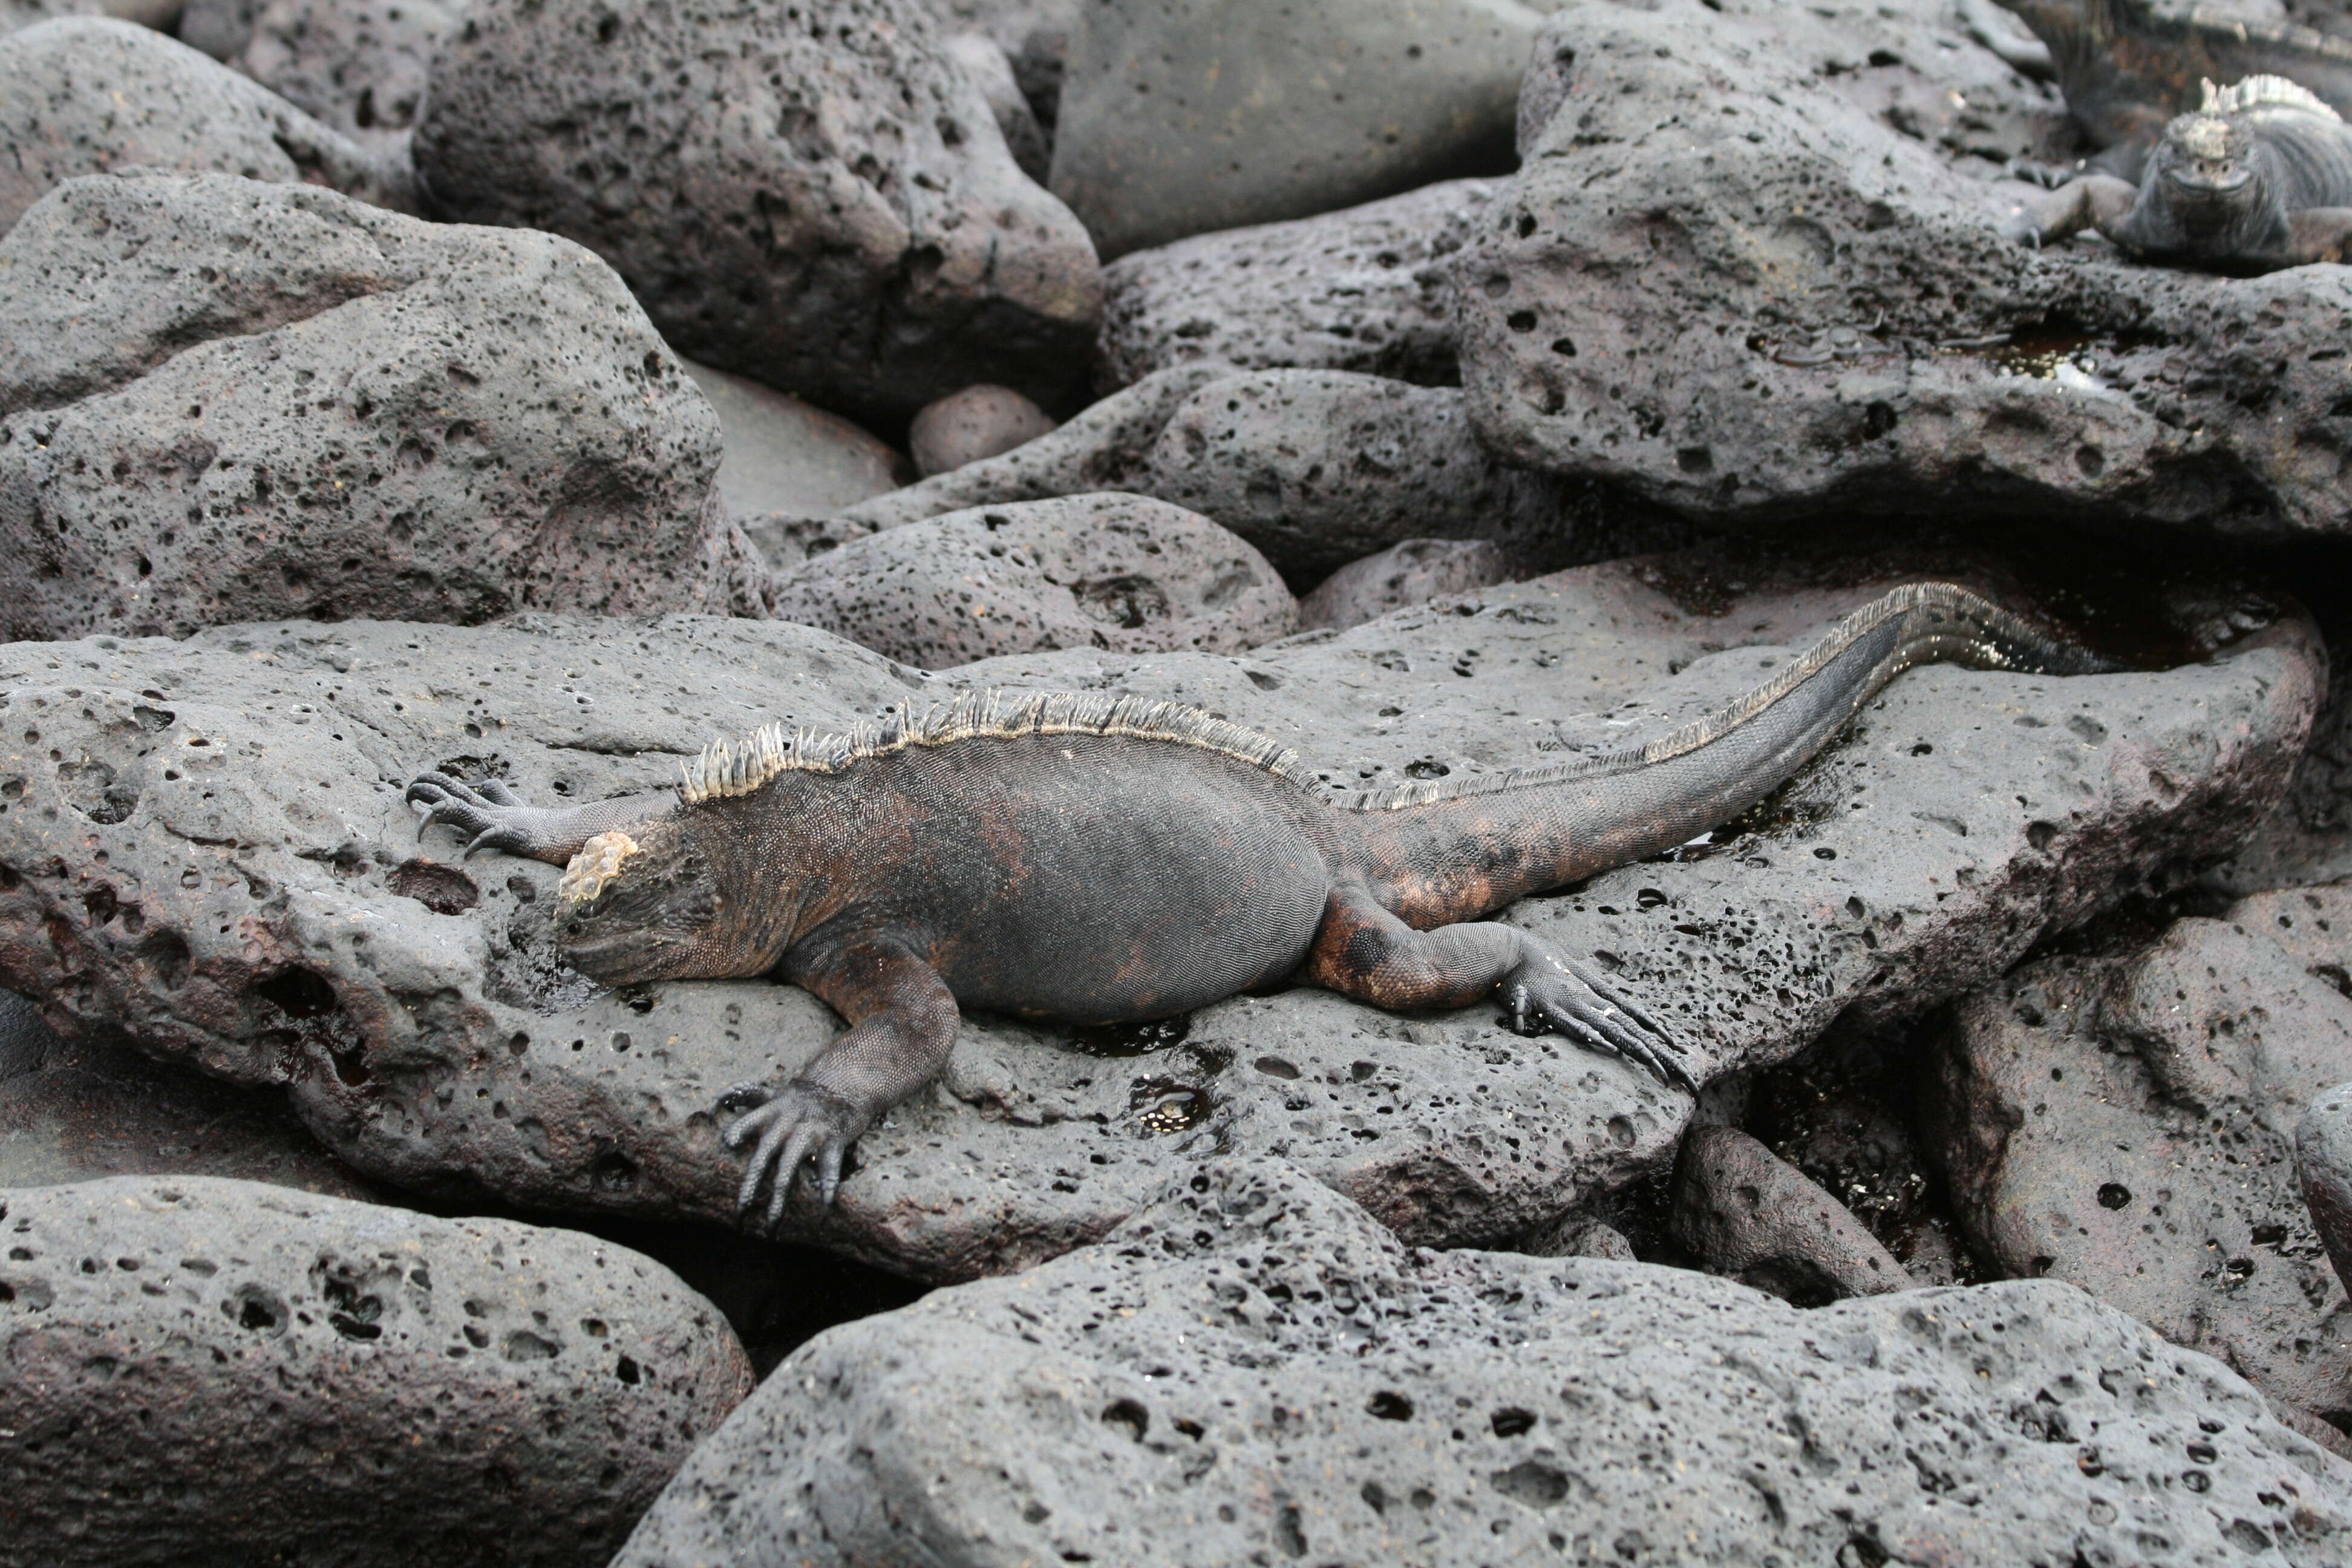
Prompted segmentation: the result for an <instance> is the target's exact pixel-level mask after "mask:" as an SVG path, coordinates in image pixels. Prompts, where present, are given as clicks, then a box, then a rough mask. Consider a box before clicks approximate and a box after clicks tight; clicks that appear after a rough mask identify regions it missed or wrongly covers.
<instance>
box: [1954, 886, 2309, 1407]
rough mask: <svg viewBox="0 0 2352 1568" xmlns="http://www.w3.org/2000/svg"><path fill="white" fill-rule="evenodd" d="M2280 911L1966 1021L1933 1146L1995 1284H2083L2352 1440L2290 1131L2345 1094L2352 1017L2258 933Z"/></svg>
mask: <svg viewBox="0 0 2352 1568" xmlns="http://www.w3.org/2000/svg"><path fill="white" fill-rule="evenodd" d="M2250 902H2252V903H2255V904H2257V905H2259V903H2260V901H2259V900H2252V901H2250ZM2277 912H2278V911H2277V910H2274V909H2273V910H2263V909H2260V908H2247V907H2245V906H2241V909H2240V910H2233V911H2232V912H2231V917H2230V918H2229V919H2227V920H2211V919H2189V920H2184V921H2179V923H2177V924H2175V925H2174V926H2172V927H2171V928H2170V929H2169V930H2168V931H2165V932H2164V933H2163V934H2162V936H2161V938H2160V940H2158V941H2157V942H2154V943H2153V944H2152V945H2148V946H2146V947H2144V948H2139V949H2136V950H2127V951H2126V952H2121V953H2119V954H2116V955H2112V956H2090V955H2060V956H2056V957H2053V958H2049V959H2045V960H2042V961H2041V962H2039V963H2033V964H2029V965H2027V966H2026V967H2025V968H2023V969H2021V970H2019V971H2018V972H2016V973H2013V974H2011V975H2009V976H2007V977H2006V978H2004V979H2002V980H2000V981H1999V982H1997V983H1995V984H1992V985H1990V986H1989V987H1987V988H1985V989H1984V990H1982V991H1979V992H1978V993H1976V994H1972V995H1970V996H1969V997H1968V998H1967V999H1966V1000H1964V1001H1962V1002H1961V1003H1960V1004H1959V1005H1958V1007H1957V1008H1956V1009H1955V1015H1954V1022H1953V1027H1952V1030H1951V1034H1950V1037H1949V1040H1948V1045H1947V1048H1946V1050H1945V1051H1944V1052H1943V1053H1941V1055H1940V1058H1939V1060H1938V1061H1937V1071H1938V1072H1939V1075H1940V1082H1939V1099H1940V1110H1939V1112H1938V1113H1937V1115H1936V1116H1935V1117H1934V1118H1932V1119H1931V1121H1932V1123H1933V1125H1934V1127H1935V1131H1936V1136H1935V1137H1934V1138H1933V1141H1932V1146H1933V1147H1934V1149H1935V1152H1936V1153H1937V1157H1938V1158H1939V1160H1940V1161H1941V1163H1942V1164H1943V1166H1944V1169H1945V1172H1946V1173H1947V1175H1948V1179H1949V1182H1950V1184H1951V1191H1952V1196H1953V1201H1954V1205H1955V1207H1956V1209H1957V1211H1958V1215H1959V1218H1960V1222H1961V1224H1962V1226H1964V1227H1965V1228H1966V1229H1967V1231H1968V1233H1969V1238H1970V1240H1971V1241H1972V1242H1973V1243H1974V1244H1975V1245H1976V1246H1977V1247H1978V1248H1979V1250H1980V1251H1982V1252H1983V1253H1984V1254H1985V1255H1986V1256H1987V1257H1988V1258H1990V1259H1991V1260H1992V1261H1993V1262H1994V1263H1995V1265H1996V1266H1997V1267H1998V1268H2000V1269H2001V1270H2002V1271H2004V1272H2006V1273H2009V1274H2012V1275H2035V1276H2048V1277H2050V1278H2053V1279H2066V1280H2071V1281H2073V1282H2074V1283H2075V1284H2078V1285H2080V1286H2082V1287H2083V1288H2084V1289H2086V1290H2089V1291H2091V1292H2092V1293H2093V1294H2095V1295H2096V1296H2097V1297H2099V1299H2100V1300H2104V1301H2106V1302H2109V1303H2110V1304H2112V1305H2114V1306H2116V1307H2118V1308H2120V1309H2122V1310H2125V1311H2127V1312H2129V1313H2131V1314H2132V1315H2133V1316H2135V1317H2137V1318H2138V1319H2139V1320H2140V1321H2143V1322H2146V1323H2147V1324H2149V1325H2150V1326H2151V1327H2153V1328H2155V1329H2156V1330H2157V1331H2159V1332H2161V1333H2162V1334H2164V1335H2165V1337H2167V1338H2168V1339H2170V1340H2172V1341H2173V1342H2176V1343H2179V1344H2184V1345H2190V1346H2194V1347H2196V1348H2198V1349H2200V1350H2204V1351H2207V1352H2210V1353H2212V1354H2214V1355H2218V1356H2220V1357H2221V1358H2222V1359H2223V1360H2225V1361H2227V1362H2229V1363H2230V1364H2231V1366H2233V1367H2235V1368H2237V1369H2238V1370H2239V1371H2240V1372H2242V1373H2244V1374H2245V1375H2246V1376H2247V1377H2249V1378H2251V1379H2252V1381H2253V1382H2254V1383H2255V1384H2257V1385H2258V1386H2260V1387H2261V1388H2263V1390H2264V1392H2266V1393H2268V1394H2272V1395H2273V1396H2274V1397H2277V1398H2280V1399H2283V1400H2285V1401H2288V1402H2290V1403H2292V1404H2294V1405H2299V1406H2301V1407H2303V1408H2304V1409H2305V1410H2308V1411H2310V1412H2313V1413H2315V1414H2316V1415H2320V1416H2322V1417H2325V1418H2326V1419H2328V1420H2330V1421H2332V1422H2334V1423H2336V1425H2337V1426H2342V1425H2343V1424H2344V1423H2345V1422H2346V1421H2347V1419H2352V1337H2347V1331H2352V1303H2347V1300H2346V1296H2345V1289H2344V1286H2343V1284H2342V1283H2341V1282H2340V1281H2339V1280H2338V1279H2336V1275H2335V1273H2334V1272H2333V1270H2332V1269H2331V1268H2329V1265H2328V1259H2327V1257H2326V1252H2325V1251H2324V1249H2323V1247H2322V1245H2321V1240H2320V1237H2318V1235H2317V1234H2316V1233H2315V1229H2314V1226H2313V1221H2312V1217H2311V1215H2310V1212H2309V1211H2308V1209H2307V1208H2306V1207H2305V1202H2304V1198H2303V1194H2302V1192H2301V1190H2300V1188H2299V1186H2298V1183H2297V1179H2296V1168H2295V1161H2294V1131H2295V1126H2296V1123H2297V1122H2298V1121H2300V1120H2301V1119H2302V1118H2303V1116H2304V1114H2305V1110H2306V1109H2307V1108H2308V1107H2309V1106H2311V1105H2312V1104H2313V1103H2314V1102H2315V1100H2316V1099H2317V1098H2318V1097H2319V1096H2321V1095H2322V1094H2323V1093H2324V1092H2325V1091H2326V1090H2328V1089H2333V1088H2334V1087H2335V1086H2336V1085H2337V1084H2340V1083H2342V1082H2344V1081H2345V1080H2346V1079H2352V1001H2347V999H2346V997H2345V995H2344V994H2343V992H2342V990H2341V989H2340V988H2339V984H2334V983H2331V981H2330V980H2329V979H2326V978H2322V977H2320V976H2316V975H2313V974H2311V973H2306V964H2305V962H2304V961H2303V960H2302V959H2300V958H2298V957H2297V956H2295V955H2294V954H2293V953H2291V952H2287V951H2286V950H2284V948H2282V947H2281V946H2280V945H2279V944H2278V943H2277V942H2273V941H2272V940H2271V939H2270V937H2269V936H2268V935H2267V934H2265V931H2266V930H2268V929H2275V924H2276V914H2277ZM2339 962H2340V960H2339Z"/></svg>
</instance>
